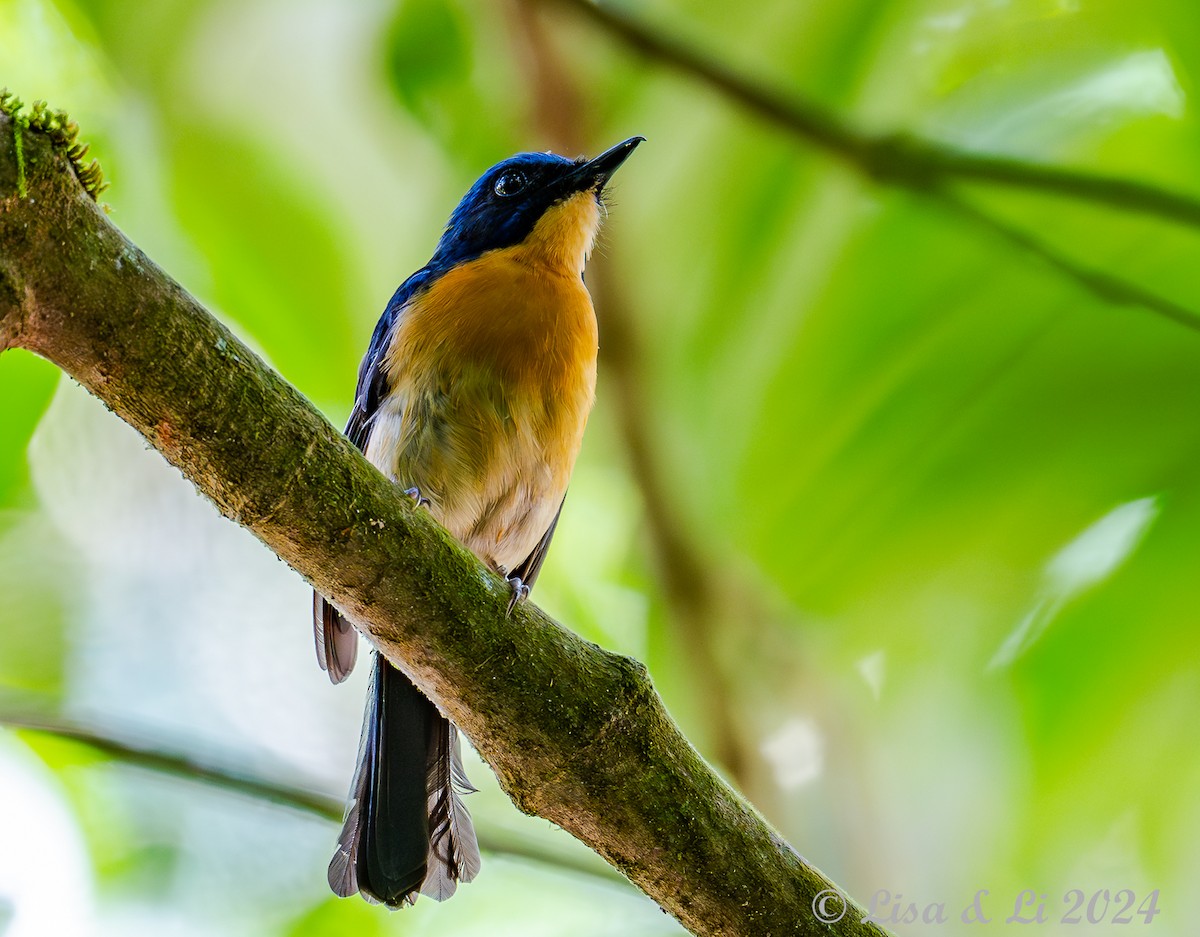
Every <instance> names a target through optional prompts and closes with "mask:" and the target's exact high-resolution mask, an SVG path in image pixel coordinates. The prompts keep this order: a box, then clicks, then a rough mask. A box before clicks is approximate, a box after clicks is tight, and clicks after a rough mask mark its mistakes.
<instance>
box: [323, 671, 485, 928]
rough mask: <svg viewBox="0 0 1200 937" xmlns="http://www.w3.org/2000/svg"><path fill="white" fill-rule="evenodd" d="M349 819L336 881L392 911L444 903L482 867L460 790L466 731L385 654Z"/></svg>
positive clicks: (338, 887)
mask: <svg viewBox="0 0 1200 937" xmlns="http://www.w3.org/2000/svg"><path fill="white" fill-rule="evenodd" d="M371 656H372V658H373V660H372V669H371V689H370V691H369V693H368V696H367V712H366V716H365V717H364V719H363V732H362V741H361V742H360V744H359V751H358V768H357V770H356V771H355V773H354V781H353V783H352V785H351V788H350V802H349V804H348V805H347V807H346V821H345V824H344V826H343V827H342V835H341V837H340V838H339V840H338V848H337V852H336V853H334V856H333V860H332V861H331V862H330V863H329V887H330V888H332V889H333V891H334V893H335V894H338V895H340V896H342V897H343V898H344V897H347V896H349V895H353V894H354V893H355V892H362V894H363V897H365V898H367V899H368V900H372V901H380V902H383V903H384V904H387V905H391V906H392V907H401V906H403V905H406V904H412V903H413V902H414V901H416V899H417V895H418V894H423V895H427V896H428V897H430V898H434V899H436V900H438V901H443V900H445V899H446V898H449V897H450V896H451V895H452V894H454V891H455V889H456V888H457V886H458V883H459V882H469V881H471V879H473V878H474V877H475V876H476V874H477V873H478V872H479V844H478V842H477V841H476V839H475V828H474V827H473V826H472V825H471V817H470V815H469V814H468V813H467V809H466V807H465V806H464V805H463V802H462V799H461V796H460V795H462V794H467V793H470V792H472V791H474V788H473V787H471V785H470V783H469V782H468V781H467V778H466V774H465V772H464V771H463V765H462V758H461V756H460V754H459V743H458V730H457V729H455V727H454V724H453V723H452V722H450V721H449V720H448V719H446V718H445V717H444V716H443V715H442V714H441V713H440V712H438V710H437V707H436V706H434V705H433V703H431V702H430V701H429V700H428V699H426V698H425V696H423V695H422V694H421V692H420V690H418V689H417V688H416V687H415V686H413V684H412V681H410V680H409V679H408V677H406V676H405V675H404V674H403V673H401V672H400V671H399V670H397V669H396V668H395V667H393V666H392V665H391V664H389V663H388V662H387V660H385V659H384V658H383V657H381V656H380V655H379V654H378V653H373V654H372V655H371Z"/></svg>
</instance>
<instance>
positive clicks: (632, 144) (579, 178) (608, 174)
mask: <svg viewBox="0 0 1200 937" xmlns="http://www.w3.org/2000/svg"><path fill="white" fill-rule="evenodd" d="M645 139H646V138H645V137H630V138H629V139H628V140H626V141H625V142H624V143H618V144H617V145H616V146H614V147H611V148H609V149H607V150H605V151H604V152H603V153H601V154H600V155H599V156H597V157H596V158H595V159H589V160H588V161H587V162H586V163H580V164H579V165H578V166H576V167H575V169H573V170H572V171H571V172H570V174H569V175H568V176H567V184H568V185H569V186H570V188H571V190H572V191H575V192H595V193H596V194H597V195H599V194H600V192H601V190H602V189H603V188H604V186H605V185H606V184H607V182H608V180H609V179H610V178H612V174H613V173H614V172H616V171H617V169H618V168H619V167H620V165H621V164H622V163H623V162H625V160H627V159H629V154H630V153H632V152H633V151H634V150H636V149H637V145H638V144H639V143H641V142H642V141H644V140H645Z"/></svg>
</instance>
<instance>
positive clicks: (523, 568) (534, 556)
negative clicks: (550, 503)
mask: <svg viewBox="0 0 1200 937" xmlns="http://www.w3.org/2000/svg"><path fill="white" fill-rule="evenodd" d="M566 500H567V496H566V495H563V499H562V501H561V502H560V503H559V505H558V511H557V512H556V513H555V515H554V520H552V521H551V522H550V526H549V527H548V528H547V529H546V532H545V533H544V534H543V535H542V539H541V540H539V541H538V545H537V546H536V547H534V548H533V552H532V553H530V554H529V556H527V557H525V559H523V560H522V561H521V562H520V563H518V564H517V566H516V568H514V569H512V570H510V571H509V575H510V576H516V577H518V578H519V579H520V580H521V582H523V583H525V585H527V586H529V588H531V589H532V588H533V584H534V582H536V581H537V577H538V573H540V572H541V571H542V563H544V562H545V561H546V553H547V552H548V551H549V549H550V540H551V539H552V538H553V537H554V528H556V527H557V526H558V519H559V517H561V516H562V509H563V504H565V503H566Z"/></svg>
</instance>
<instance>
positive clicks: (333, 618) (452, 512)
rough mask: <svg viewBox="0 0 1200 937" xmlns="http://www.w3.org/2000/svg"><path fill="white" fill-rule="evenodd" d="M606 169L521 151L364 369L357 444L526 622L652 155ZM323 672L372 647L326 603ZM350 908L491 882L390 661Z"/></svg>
mask: <svg viewBox="0 0 1200 937" xmlns="http://www.w3.org/2000/svg"><path fill="white" fill-rule="evenodd" d="M643 140H644V138H643V137H640V136H635V137H630V138H629V139H627V140H625V141H624V142H622V143H619V144H617V145H616V146H613V147H611V148H610V149H608V150H606V151H605V152H603V153H601V154H600V155H599V156H597V157H595V158H593V159H586V158H579V159H569V158H567V157H564V156H559V155H555V154H553V153H548V152H547V153H518V154H517V155H515V156H512V157H510V158H508V159H505V160H503V161H501V162H499V163H497V164H496V165H495V166H493V167H491V168H490V169H488V170H487V171H486V172H485V173H484V174H483V175H482V176H480V177H479V179H478V180H477V181H476V182H475V184H474V185H473V186H472V187H471V188H470V190H469V191H468V192H467V193H466V195H465V196H463V198H462V200H461V201H460V202H459V204H458V206H457V207H456V208H455V209H454V211H453V212H452V213H451V215H450V219H449V222H448V223H447V225H446V228H445V230H444V232H443V233H442V235H441V237H440V239H439V240H438V242H437V246H436V248H435V249H434V253H433V256H432V258H431V259H430V261H429V263H427V264H426V265H425V266H424V267H422V268H421V269H420V270H418V271H417V272H416V273H414V274H413V275H412V276H410V277H409V278H408V279H407V280H405V281H404V282H403V283H402V284H401V285H400V287H399V288H398V289H397V290H396V292H395V294H394V295H393V296H392V298H391V300H390V301H389V302H388V304H387V306H386V307H385V309H384V311H383V314H382V316H381V317H380V319H379V322H378V324H377V325H376V327H375V331H374V333H373V334H372V336H371V341H370V345H369V346H368V348H367V352H366V354H365V356H364V357H363V359H362V363H361V365H360V366H359V370H358V383H357V387H356V390H355V397H354V405H353V408H352V410H351V413H350V417H349V419H348V421H347V424H346V430H345V432H346V435H347V436H348V437H349V439H350V440H351V442H353V443H354V445H356V446H357V447H358V448H359V449H360V450H362V452H363V454H364V455H365V456H366V458H367V460H368V461H369V462H371V463H372V464H373V465H374V466H375V467H376V468H378V469H379V470H380V471H381V472H382V473H383V474H384V475H385V476H387V477H388V478H389V479H391V480H392V481H393V482H394V483H396V484H397V485H399V486H403V489H404V491H405V492H406V493H407V494H408V495H409V496H410V497H412V498H413V499H414V500H415V501H416V502H417V503H418V504H419V505H424V506H425V507H427V508H428V510H429V511H430V513H431V514H432V515H433V517H434V518H435V519H436V520H438V521H439V522H440V523H441V524H442V525H443V526H444V527H445V528H446V529H447V530H448V531H449V532H450V533H451V534H453V535H454V536H455V537H456V538H457V539H458V540H459V541H460V542H461V543H462V544H463V545H464V546H466V547H467V548H468V549H470V550H471V551H472V552H473V553H474V554H475V555H476V556H477V557H478V558H479V559H480V560H482V561H483V562H484V563H486V564H487V565H488V566H490V567H491V568H492V569H493V570H495V571H496V572H497V573H498V574H499V575H501V576H503V577H504V578H505V579H506V580H507V581H508V584H509V587H510V588H511V590H512V594H511V600H510V602H509V605H508V611H509V612H510V613H511V611H512V609H513V607H514V605H515V604H516V603H517V602H520V601H522V600H523V599H525V598H526V597H527V596H528V595H529V590H530V589H531V588H532V587H533V584H534V582H535V580H536V579H537V576H538V572H539V571H540V570H541V568H542V563H543V561H544V560H545V558H546V551H547V549H548V548H549V546H550V540H551V538H552V537H553V536H554V530H555V527H556V525H557V524H558V518H559V514H560V513H561V511H562V507H563V503H564V499H565V498H566V493H567V483H568V481H569V479H570V476H571V472H572V469H573V468H574V464H575V459H576V456H577V454H578V453H579V449H580V446H581V444H582V441H583V433H584V427H585V425H586V423H587V419H588V414H589V413H590V411H591V409H592V403H593V399H594V396H595V385H596V357H597V351H598V348H599V342H598V331H597V324H596V314H595V310H594V307H593V305H592V300H591V296H590V294H589V292H588V289H587V286H586V285H585V283H584V280H583V271H584V265H585V263H586V262H587V259H588V256H589V255H590V253H591V250H592V247H593V245H594V244H595V240H596V235H597V232H598V231H599V228H600V224H601V221H602V219H603V217H604V216H605V214H606V204H605V198H604V197H605V194H606V188H605V187H606V185H607V183H608V181H609V179H610V178H611V177H612V174H613V173H614V172H615V171H616V170H617V169H618V168H619V167H620V166H621V164H622V163H624V162H625V160H626V159H627V158H628V157H629V155H630V154H631V153H632V152H633V151H634V149H636V147H637V146H638V144H640V143H642V142H643ZM313 624H314V630H315V635H316V645H317V658H318V661H319V663H320V665H321V668H322V669H323V670H325V671H326V672H327V673H328V675H329V678H330V680H331V681H332V682H334V683H340V682H341V681H343V680H345V679H346V677H347V676H348V675H349V673H350V671H351V669H352V668H353V667H354V663H355V656H356V653H357V644H358V633H357V631H356V630H355V629H354V627H353V625H352V623H351V622H350V621H348V620H347V619H346V618H345V617H344V616H343V615H342V613H341V612H340V611H338V609H337V608H335V607H334V605H333V604H332V603H330V602H329V601H328V600H326V599H325V598H324V597H322V596H321V595H319V594H315V595H314V605H313ZM371 658H372V660H371V680H370V688H369V690H368V696H367V704H366V712H365V715H364V717H363V729H362V737H361V742H360V745H359V752H358V763H357V767H356V769H355V773H354V779H353V781H352V782H351V787H350V796H349V800H348V803H347V808H346V815H345V821H344V824H343V827H342V832H341V835H340V837H339V839H338V845H337V850H336V852H335V853H334V856H333V859H332V860H331V862H330V863H329V871H328V880H329V885H330V887H331V888H332V889H333V891H334V893H336V894H337V895H339V896H342V897H348V896H351V895H354V894H355V893H359V894H361V895H362V896H363V897H364V898H366V899H367V900H368V901H371V902H376V903H382V904H385V905H388V906H390V907H393V908H398V907H403V906H405V905H410V904H412V903H414V902H415V901H416V900H417V897H418V896H419V895H425V896H427V897H430V898H433V899H435V900H438V901H442V900H445V899H446V898H448V897H450V896H451V895H452V894H454V892H455V890H456V888H457V886H458V883H460V882H469V881H471V880H472V879H473V878H474V877H475V876H476V874H477V873H478V872H479V867H480V856H479V845H478V841H477V839H476V836H475V831H474V828H473V826H472V824H471V819H470V815H469V813H468V812H467V810H466V807H465V805H464V804H463V801H462V796H463V795H465V794H468V793H472V792H474V790H475V789H474V788H473V787H472V786H471V784H470V782H469V781H468V780H467V776H466V773H465V771H464V769H463V765H462V759H461V755H460V747H459V740H458V732H457V729H456V728H455V726H454V724H453V723H452V722H450V720H449V719H447V718H446V717H445V716H444V715H443V714H442V713H441V711H440V710H439V709H438V708H437V706H435V705H434V704H433V702H431V701H430V700H429V699H428V698H427V697H425V696H424V695H423V694H422V693H421V691H420V690H419V689H418V688H417V687H416V686H415V685H414V684H413V683H412V681H411V680H409V678H408V677H407V676H406V675H405V674H404V673H403V672H402V671H401V670H399V669H397V668H396V667H394V666H393V665H392V664H390V663H389V662H388V661H387V660H386V659H385V658H384V657H383V656H382V655H381V654H380V653H379V652H378V651H372V652H371Z"/></svg>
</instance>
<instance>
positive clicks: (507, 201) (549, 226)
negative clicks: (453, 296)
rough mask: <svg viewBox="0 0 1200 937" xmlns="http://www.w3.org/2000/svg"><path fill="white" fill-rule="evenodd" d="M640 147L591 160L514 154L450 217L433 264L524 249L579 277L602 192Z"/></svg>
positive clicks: (623, 146) (629, 143)
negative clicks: (494, 252) (618, 168)
mask: <svg viewBox="0 0 1200 937" xmlns="http://www.w3.org/2000/svg"><path fill="white" fill-rule="evenodd" d="M643 139H645V138H644V137H630V138H629V139H628V140H626V141H625V142H624V143H618V144H617V145H616V146H614V147H612V148H611V149H609V150H606V151H605V152H603V153H601V154H600V155H599V156H597V157H596V158H595V159H590V160H585V159H579V160H570V159H567V158H566V157H565V156H555V155H554V154H553V153H519V154H517V155H516V156H512V157H509V158H508V159H506V160H504V161H503V162H500V163H497V164H496V165H495V166H493V167H492V168H491V169H489V170H488V171H487V172H485V173H484V174H483V175H482V176H480V177H479V180H478V181H477V182H476V183H475V184H474V185H473V186H471V189H470V191H469V192H467V194H466V195H465V196H463V199H462V201H461V202H459V204H458V207H457V208H456V209H454V213H453V214H452V215H451V216H450V221H449V223H448V224H447V225H446V231H445V233H444V234H443V235H442V238H441V240H440V241H439V242H438V246H437V250H436V251H435V253H434V255H433V260H432V261H431V264H432V265H434V266H452V265H455V264H459V263H463V262H464V261H467V260H472V259H474V258H475V257H478V256H480V255H481V254H484V253H486V252H487V251H493V250H500V249H503V248H510V247H521V248H522V249H524V250H527V252H528V254H529V258H530V259H532V260H537V261H539V262H543V263H547V264H549V265H551V266H556V267H562V268H565V269H568V270H571V271H582V270H583V264H584V261H585V260H586V259H587V255H588V253H589V252H590V251H591V249H592V243H593V242H594V241H595V238H596V232H597V230H598V229H599V227H600V205H601V203H600V197H601V195H602V193H603V191H604V186H605V184H606V183H607V182H608V180H609V178H610V177H611V176H612V174H613V173H614V172H616V170H617V167H618V166H620V165H621V164H622V163H623V162H625V160H626V158H628V156H629V154H630V153H632V152H633V151H634V149H635V148H636V147H637V145H638V144H639V143H641V142H642V140H643Z"/></svg>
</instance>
